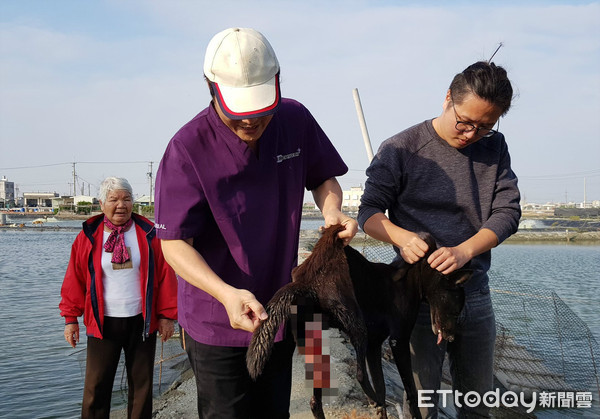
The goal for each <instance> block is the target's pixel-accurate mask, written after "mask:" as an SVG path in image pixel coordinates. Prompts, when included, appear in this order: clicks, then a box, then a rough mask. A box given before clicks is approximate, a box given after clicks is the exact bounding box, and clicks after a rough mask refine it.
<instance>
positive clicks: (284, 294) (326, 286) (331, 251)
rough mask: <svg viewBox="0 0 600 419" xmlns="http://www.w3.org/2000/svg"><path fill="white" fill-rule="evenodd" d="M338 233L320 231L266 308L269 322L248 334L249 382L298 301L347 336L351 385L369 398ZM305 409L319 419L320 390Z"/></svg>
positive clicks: (361, 325)
mask: <svg viewBox="0 0 600 419" xmlns="http://www.w3.org/2000/svg"><path fill="white" fill-rule="evenodd" d="M343 229H344V227H343V226H341V225H337V226H332V227H329V228H328V229H326V230H325V232H324V233H323V236H322V237H321V239H319V241H318V242H317V243H316V244H315V247H314V249H313V251H312V253H311V254H310V256H309V257H308V258H307V259H306V260H305V261H304V262H303V263H302V264H301V265H300V266H298V267H296V268H295V269H294V270H293V271H292V282H291V283H289V284H287V285H286V286H284V287H282V288H281V289H280V290H279V291H277V292H276V293H275V295H274V296H273V298H271V300H270V301H269V303H268V304H267V306H266V310H267V313H268V314H269V318H268V319H267V320H265V321H264V322H263V323H262V324H261V325H260V326H259V327H258V329H257V330H256V331H255V332H254V335H253V337H252V341H251V342H250V346H249V348H248V355H247V358H246V361H247V365H248V372H249V373H250V376H251V377H252V378H253V379H256V377H258V375H260V373H261V372H262V370H263V368H264V365H265V363H266V362H267V359H268V358H269V356H270V354H271V350H272V348H273V341H274V337H275V334H276V333H277V330H278V329H279V326H280V325H281V323H282V322H284V321H285V320H287V319H288V317H289V316H290V311H291V307H292V305H295V304H296V303H297V302H298V300H300V302H302V303H303V304H306V303H307V302H311V303H312V304H313V307H314V308H315V309H319V311H320V312H321V313H323V314H324V315H325V316H326V317H327V320H328V323H329V325H330V326H331V327H335V328H338V329H340V330H342V331H344V332H345V333H346V334H347V335H348V337H349V338H350V342H351V343H352V345H353V346H354V349H355V350H356V356H357V360H358V363H357V379H358V381H359V383H360V384H361V386H362V388H363V390H364V392H365V393H366V394H367V396H368V397H370V398H371V399H373V398H375V392H374V391H373V388H372V387H371V384H370V383H369V379H368V377H367V374H366V364H365V362H366V361H365V359H366V358H365V357H366V349H367V329H366V326H365V322H364V320H363V317H362V315H361V311H360V308H359V307H358V303H357V301H356V297H355V296H354V290H353V287H352V281H351V279H350V272H349V270H348V264H347V262H346V257H345V256H344V250H343V248H344V246H343V243H342V241H341V240H339V239H338V238H337V233H338V232H340V231H342V230H343ZM299 321H300V322H301V319H299ZM299 326H300V325H299ZM296 341H298V339H296ZM310 405H311V410H312V412H313V415H314V416H315V417H316V418H325V415H324V413H323V407H322V403H321V389H320V388H315V389H314V392H313V397H312V399H311V403H310Z"/></svg>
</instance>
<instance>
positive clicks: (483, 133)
mask: <svg viewBox="0 0 600 419" xmlns="http://www.w3.org/2000/svg"><path fill="white" fill-rule="evenodd" d="M451 100H452V109H453V110H454V118H455V119H456V125H455V126H454V128H456V130H457V131H460V132H471V131H473V130H474V131H475V135H479V136H480V137H483V138H489V137H491V136H493V135H494V134H496V133H497V132H498V131H496V130H493V129H491V128H484V127H476V126H475V125H473V124H471V123H470V122H464V121H460V120H459V119H458V114H457V113H456V108H455V107H454V99H452V98H451Z"/></svg>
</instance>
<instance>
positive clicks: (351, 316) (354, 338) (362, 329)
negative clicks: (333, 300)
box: [330, 300, 377, 400]
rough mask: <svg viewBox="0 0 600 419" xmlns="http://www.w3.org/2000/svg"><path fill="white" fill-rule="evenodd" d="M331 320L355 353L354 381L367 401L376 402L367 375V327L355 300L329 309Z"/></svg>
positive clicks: (375, 396)
mask: <svg viewBox="0 0 600 419" xmlns="http://www.w3.org/2000/svg"><path fill="white" fill-rule="evenodd" d="M330 312H331V316H332V319H335V321H337V323H338V324H339V327H340V328H341V330H343V331H344V332H345V333H346V334H347V335H348V337H349V338H350V343H351V344H352V346H353V347H354V350H355V351H356V379H357V380H358V383H359V384H360V386H361V388H362V389H363V391H364V392H365V394H366V395H367V397H368V398H369V400H377V395H376V394H375V391H374V390H373V387H372V386H371V383H370V381H369V376H368V375H367V363H366V356H367V326H366V325H365V321H364V319H363V317H362V315H361V314H360V313H361V311H360V309H359V307H358V303H357V302H356V300H349V301H346V302H342V303H340V304H337V305H336V306H335V307H330Z"/></svg>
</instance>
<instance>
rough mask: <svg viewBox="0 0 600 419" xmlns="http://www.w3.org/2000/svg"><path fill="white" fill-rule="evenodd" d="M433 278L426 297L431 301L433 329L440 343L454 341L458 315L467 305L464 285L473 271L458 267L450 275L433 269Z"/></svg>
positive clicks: (430, 280)
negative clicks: (443, 340)
mask: <svg viewBox="0 0 600 419" xmlns="http://www.w3.org/2000/svg"><path fill="white" fill-rule="evenodd" d="M431 271H432V274H431V278H427V279H425V280H426V281H427V282H429V284H428V285H429V286H428V287H426V288H427V290H426V293H425V297H426V298H427V301H428V302H429V306H430V314H431V329H432V331H433V333H434V334H435V335H437V336H438V340H437V343H438V345H439V344H440V343H441V342H442V339H445V340H447V341H448V342H452V341H453V340H454V334H455V333H456V323H457V321H458V316H459V315H460V312H461V311H462V309H463V307H464V305H465V293H464V290H463V287H462V285H463V284H464V283H465V282H466V281H468V280H469V278H471V275H472V274H473V271H472V270H470V269H465V268H463V269H458V270H456V271H454V272H452V273H450V274H449V275H444V274H442V273H440V272H438V271H436V270H434V269H431Z"/></svg>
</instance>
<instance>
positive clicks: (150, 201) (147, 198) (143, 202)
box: [134, 195, 154, 206]
mask: <svg viewBox="0 0 600 419" xmlns="http://www.w3.org/2000/svg"><path fill="white" fill-rule="evenodd" d="M134 203H136V204H140V205H142V206H148V205H154V198H152V199H150V195H142V196H140V197H139V198H137V199H136V200H135V202H134Z"/></svg>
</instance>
